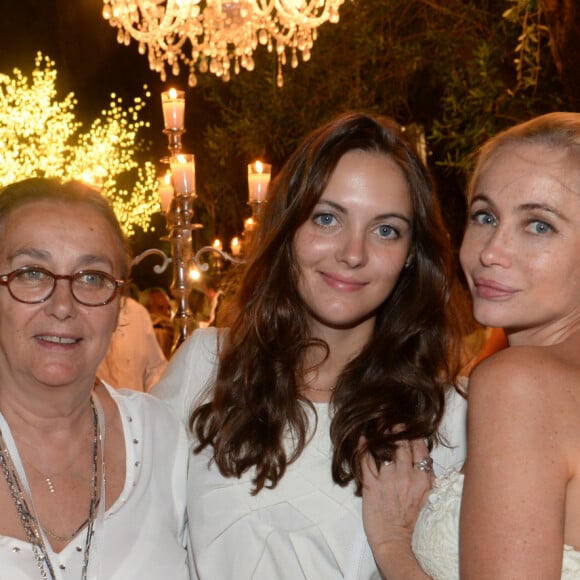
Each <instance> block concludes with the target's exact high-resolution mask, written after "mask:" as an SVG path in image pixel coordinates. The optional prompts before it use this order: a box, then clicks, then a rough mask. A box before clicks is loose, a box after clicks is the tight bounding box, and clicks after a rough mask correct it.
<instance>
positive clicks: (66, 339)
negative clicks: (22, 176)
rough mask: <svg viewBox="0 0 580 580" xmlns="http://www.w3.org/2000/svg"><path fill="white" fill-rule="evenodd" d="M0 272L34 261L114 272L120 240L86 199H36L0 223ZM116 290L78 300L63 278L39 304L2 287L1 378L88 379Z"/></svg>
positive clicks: (68, 269) (104, 339) (53, 382)
mask: <svg viewBox="0 0 580 580" xmlns="http://www.w3.org/2000/svg"><path fill="white" fill-rule="evenodd" d="M0 240H1V244H0V273H2V274H7V273H9V272H12V271H13V270H16V269H17V268H22V267H24V266H39V267H42V268H45V269H47V270H50V271H51V272H53V273H55V274H61V275H66V274H74V273H75V272H78V271H80V270H83V269H91V270H101V271H103V272H106V273H108V274H111V275H113V276H114V277H115V278H119V277H120V274H121V270H122V264H121V256H122V254H121V253H120V252H119V249H118V247H119V241H118V239H117V237H116V236H115V234H114V233H113V231H112V228H111V225H110V224H109V223H108V222H107V220H106V219H105V218H104V217H103V216H102V214H100V213H99V212H98V211H96V210H95V209H94V208H92V207H91V206H90V205H88V204H84V203H67V204H65V203H61V202H48V201H35V202H30V203H26V204H25V205H22V206H19V207H17V208H15V209H13V210H12V211H11V212H10V213H9V214H8V215H7V216H6V217H5V218H4V220H3V221H2V222H1V223H0ZM119 300H120V299H119V297H116V298H114V299H113V301H112V302H110V303H109V304H107V305H105V306H98V307H89V306H83V305H82V304H79V303H78V302H76V301H75V300H74V298H73V296H72V294H71V292H70V286H69V283H68V281H66V280H60V281H58V283H57V286H56V289H55V291H54V293H53V295H52V296H51V297H50V298H49V299H48V300H46V301H45V302H42V303H39V304H23V303H20V302H18V301H16V300H14V299H13V298H12V297H11V296H10V294H9V292H8V289H7V288H6V287H0V381H1V382H2V383H3V384H5V383H6V381H11V384H16V385H24V384H28V385H47V386H60V385H70V384H73V385H76V384H83V383H84V384H86V382H89V381H92V380H94V376H95V373H96V369H97V367H98V365H99V363H100V361H101V359H102V358H103V357H104V355H105V354H106V352H107V349H108V346H109V341H110V338H111V334H112V333H113V331H114V330H115V328H116V325H117V319H118V314H119Z"/></svg>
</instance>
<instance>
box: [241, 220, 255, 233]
mask: <svg viewBox="0 0 580 580" xmlns="http://www.w3.org/2000/svg"><path fill="white" fill-rule="evenodd" d="M255 229H256V222H255V221H254V218H251V217H249V218H248V219H247V220H246V221H245V222H244V231H246V232H253V231H254V230H255Z"/></svg>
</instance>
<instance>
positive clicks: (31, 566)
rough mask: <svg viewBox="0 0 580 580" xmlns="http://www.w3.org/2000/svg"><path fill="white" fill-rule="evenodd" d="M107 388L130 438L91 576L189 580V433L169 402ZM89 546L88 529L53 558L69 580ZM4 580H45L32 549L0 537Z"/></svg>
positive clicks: (76, 574) (78, 570) (109, 579)
mask: <svg viewBox="0 0 580 580" xmlns="http://www.w3.org/2000/svg"><path fill="white" fill-rule="evenodd" d="M106 386H107V389H108V391H109V393H110V395H111V397H112V398H113V400H114V401H115V403H116V404H117V407H118V409H119V413H120V415H121V419H122V425H123V431H124V434H125V449H126V455H127V457H126V473H125V486H124V488H123V491H122V492H121V495H120V496H119V498H118V499H117V501H115V503H114V504H113V505H112V506H111V507H110V509H109V510H107V512H106V513H105V516H104V523H103V529H102V532H101V533H100V534H99V536H100V544H99V545H98V546H97V549H96V550H95V553H96V554H97V555H98V559H99V563H98V565H99V568H98V570H97V569H96V568H95V564H96V563H95V561H94V560H93V561H91V560H89V562H90V567H89V571H90V572H91V575H90V576H89V577H91V576H92V575H93V573H94V572H96V575H95V576H94V577H98V578H103V579H106V580H168V579H169V578H170V579H171V580H187V579H188V578H189V572H188V557H187V543H188V535H187V522H186V517H185V495H186V485H185V482H186V473H187V461H188V455H189V445H188V441H187V436H186V434H185V430H184V429H183V426H182V425H181V423H180V422H179V420H178V419H177V417H176V416H175V414H174V412H173V411H172V410H171V409H170V408H169V407H168V405H167V404H165V403H164V402H162V401H158V400H156V399H155V398H154V397H152V396H150V395H146V394H144V393H138V392H135V391H129V390H122V391H118V390H116V389H113V388H111V387H109V386H108V385H106ZM84 542H85V530H84V529H83V530H82V531H81V532H79V534H78V535H77V536H76V537H75V538H74V539H73V540H72V541H71V542H70V543H69V544H68V546H66V547H65V548H64V549H63V550H62V551H61V552H59V553H58V554H56V561H53V562H52V564H53V566H54V567H55V568H57V569H58V572H59V574H60V575H61V576H62V578H63V579H64V580H78V579H79V578H80V577H81V569H82V563H83V548H84ZM92 554H93V549H91V555H92ZM0 577H1V578H6V579H10V580H31V579H32V580H34V579H35V578H41V574H40V569H39V568H38V566H37V564H36V562H35V560H34V555H33V553H32V546H31V544H29V543H28V542H25V541H22V540H17V539H15V538H10V537H7V536H0Z"/></svg>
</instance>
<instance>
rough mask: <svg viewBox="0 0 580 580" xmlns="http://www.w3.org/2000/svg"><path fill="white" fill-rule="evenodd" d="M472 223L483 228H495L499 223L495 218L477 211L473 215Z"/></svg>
mask: <svg viewBox="0 0 580 580" xmlns="http://www.w3.org/2000/svg"><path fill="white" fill-rule="evenodd" d="M471 221H472V222H475V223H477V224H481V225H482V226H494V225H496V223H497V220H496V219H495V216H493V215H492V214H491V213H489V212H487V211H483V210H479V211H476V212H474V213H472V214H471Z"/></svg>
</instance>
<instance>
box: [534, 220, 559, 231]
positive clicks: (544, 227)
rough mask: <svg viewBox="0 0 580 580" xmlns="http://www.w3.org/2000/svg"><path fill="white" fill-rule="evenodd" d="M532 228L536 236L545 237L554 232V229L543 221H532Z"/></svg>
mask: <svg viewBox="0 0 580 580" xmlns="http://www.w3.org/2000/svg"><path fill="white" fill-rule="evenodd" d="M530 226H531V228H532V232H533V233H534V234H539V235H543V234H549V233H550V232H553V231H554V228H553V227H552V226H551V225H550V224H549V223H547V222H543V221H541V220H533V221H531V222H530Z"/></svg>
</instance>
